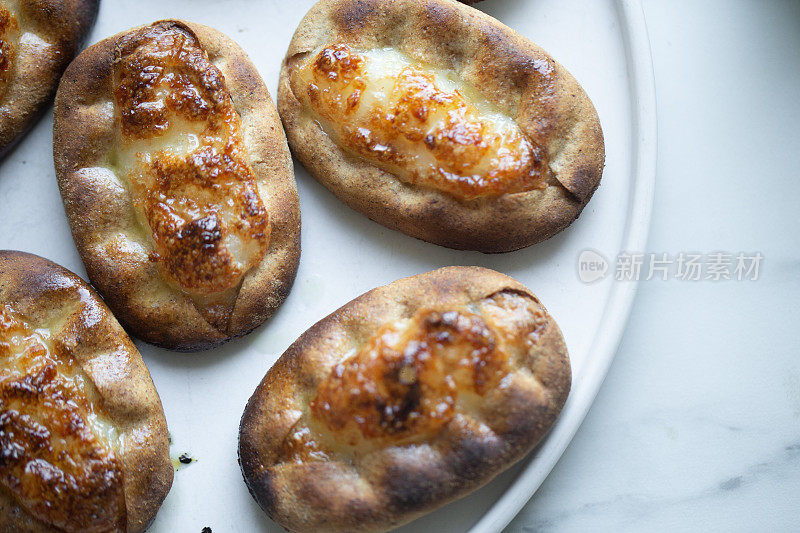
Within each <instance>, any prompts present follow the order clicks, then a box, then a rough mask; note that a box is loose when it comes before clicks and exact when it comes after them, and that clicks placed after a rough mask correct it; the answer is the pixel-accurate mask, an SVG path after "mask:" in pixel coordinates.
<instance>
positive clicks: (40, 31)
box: [0, 0, 100, 154]
mask: <svg viewBox="0 0 800 533" xmlns="http://www.w3.org/2000/svg"><path fill="white" fill-rule="evenodd" d="M99 3H100V0H1V1H0V154H3V153H5V152H6V151H7V150H8V149H9V148H11V146H13V144H14V142H15V141H16V140H18V139H19V138H20V136H21V135H22V134H23V133H24V132H25V131H26V130H28V129H29V128H30V127H31V126H32V125H33V123H34V121H35V120H36V118H37V117H38V116H39V115H40V114H41V111H42V110H43V109H44V108H45V107H46V106H47V104H48V103H49V102H50V100H51V99H52V97H53V94H54V93H55V91H56V87H57V86H58V79H59V78H60V77H61V73H62V72H64V69H65V68H67V65H68V64H69V62H70V61H72V58H73V57H75V54H77V53H78V50H79V48H80V46H81V43H82V42H83V40H84V38H85V37H86V35H87V34H88V33H89V30H90V29H91V27H92V24H93V23H94V19H95V17H96V16H97V8H98V5H99Z"/></svg>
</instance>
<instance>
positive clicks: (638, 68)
mask: <svg viewBox="0 0 800 533" xmlns="http://www.w3.org/2000/svg"><path fill="white" fill-rule="evenodd" d="M615 3H616V9H617V13H618V14H619V17H620V19H621V20H622V21H623V22H624V24H623V25H622V28H621V31H622V39H623V44H624V47H625V55H626V59H627V63H628V67H629V74H630V75H629V85H630V89H631V94H632V95H633V96H634V99H633V101H632V102H631V108H632V109H631V110H632V114H631V115H632V118H631V122H632V125H633V128H632V133H631V137H632V139H633V140H634V142H633V145H634V151H633V153H632V154H631V156H630V157H631V159H632V164H631V172H632V173H633V174H634V179H633V180H632V184H631V188H632V190H631V201H630V203H629V208H628V209H629V212H628V220H629V221H630V222H631V223H629V224H628V227H627V228H626V229H625V232H624V234H623V238H622V243H621V244H622V246H621V248H620V249H621V250H627V251H643V250H644V249H645V247H646V245H647V236H648V234H649V230H650V222H651V216H652V208H653V196H654V190H655V179H656V162H657V137H658V127H657V124H658V122H657V116H656V92H655V75H654V72H653V58H652V53H651V49H650V39H649V36H648V32H647V23H646V20H645V16H644V8H643V6H642V3H641V0H615ZM637 287H638V282H637V281H628V282H619V283H614V285H613V286H612V289H611V294H610V296H609V299H608V303H607V304H606V306H605V309H604V311H603V318H602V319H601V321H600V324H599V327H598V330H597V331H598V332H603V333H602V334H600V333H598V334H597V335H596V336H595V338H594V340H593V341H592V345H591V348H590V352H591V353H592V358H591V359H590V361H589V363H588V364H587V365H586V366H585V368H584V369H583V370H582V371H581V373H580V374H579V375H578V376H576V377H577V378H578V379H577V382H578V383H580V387H575V384H576V382H575V381H573V390H575V389H577V390H580V391H581V392H580V393H579V394H571V395H570V397H569V398H568V400H567V404H566V405H565V406H564V409H563V411H562V413H561V416H560V417H559V419H558V421H557V422H556V424H555V425H554V426H553V428H552V429H551V430H550V432H549V434H548V435H547V437H546V438H545V440H544V441H543V442H542V443H541V444H540V445H539V448H538V450H537V451H536V458H535V459H534V460H533V461H531V462H530V463H529V464H528V465H527V466H526V467H525V468H524V469H523V470H522V471H521V472H520V473H519V474H518V475H517V477H516V478H515V479H514V481H513V482H512V484H511V485H510V486H509V487H508V488H507V489H506V491H505V492H504V493H503V495H502V496H501V497H500V498H499V499H498V500H497V501H496V502H495V503H494V504H493V505H492V507H491V508H490V509H489V511H488V512H487V513H486V514H484V515H483V517H481V519H480V520H478V522H476V523H475V524H474V525H473V526H472V527H471V528H470V529H469V533H496V532H500V531H502V530H503V529H504V528H505V527H506V526H508V524H509V523H511V521H512V520H513V519H514V517H516V516H517V514H519V512H520V511H521V510H522V508H523V507H524V506H525V505H526V504H527V503H528V501H530V499H531V498H532V497H533V496H534V494H535V493H536V492H537V491H538V490H539V487H540V486H541V485H542V483H543V482H544V480H545V479H546V478H547V476H548V475H549V474H550V472H551V471H552V469H553V468H554V467H555V465H556V463H557V462H558V460H559V459H560V458H561V456H562V454H563V453H564V451H565V450H566V449H567V446H569V443H570V442H571V441H572V438H573V437H574V436H575V434H576V433H577V432H578V428H580V426H581V424H582V422H583V420H584V418H585V417H586V415H587V413H588V412H589V409H590V408H591V406H592V403H594V399H595V397H596V396H597V393H598V392H599V390H600V387H601V386H602V384H603V381H604V380H605V377H606V375H607V373H608V370H609V369H610V367H611V363H612V362H613V360H614V356H615V355H616V353H617V350H618V348H619V344H620V342H621V341H622V335H623V334H624V332H625V328H626V326H627V322H628V318H629V316H630V312H631V309H632V307H633V301H634V298H635V296H636V290H637Z"/></svg>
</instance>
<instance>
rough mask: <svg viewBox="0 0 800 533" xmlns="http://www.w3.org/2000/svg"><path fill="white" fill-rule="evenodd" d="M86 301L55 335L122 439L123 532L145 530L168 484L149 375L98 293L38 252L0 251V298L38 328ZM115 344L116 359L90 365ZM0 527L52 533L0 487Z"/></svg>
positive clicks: (165, 439) (163, 437) (162, 431)
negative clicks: (72, 325) (73, 322)
mask: <svg viewBox="0 0 800 533" xmlns="http://www.w3.org/2000/svg"><path fill="white" fill-rule="evenodd" d="M80 300H83V302H84V303H85V304H86V305H87V306H88V307H87V309H86V310H85V311H84V312H83V313H82V315H81V317H82V319H83V320H84V322H83V323H81V324H80V326H79V327H78V328H76V329H73V330H72V331H71V332H62V333H64V334H63V335H59V336H56V337H55V338H56V339H57V340H59V341H61V342H63V343H65V344H66V345H67V346H70V347H72V354H73V356H74V357H75V361H76V363H77V364H78V366H80V367H81V369H82V370H83V371H84V373H85V374H86V375H87V376H88V377H89V379H90V380H91V381H92V382H93V383H94V385H95V387H96V388H97V391H98V393H99V395H100V397H101V398H102V401H103V406H104V409H105V413H106V415H107V417H108V420H109V421H110V422H111V423H112V424H113V425H114V426H115V428H116V429H117V431H118V432H119V434H120V435H124V436H125V437H127V438H126V439H125V447H124V450H117V452H116V453H117V456H118V457H120V458H121V467H122V472H123V480H124V492H125V507H126V510H127V531H129V532H138V531H144V530H145V529H146V528H147V526H148V525H149V524H150V522H152V521H153V519H154V518H155V516H156V513H157V512H158V509H159V507H161V503H162V502H163V501H164V498H165V497H166V496H167V493H168V492H169V489H170V487H171V486H172V477H173V470H172V463H171V462H170V459H169V434H168V432H167V422H166V420H165V419H164V411H163V409H162V407H161V400H160V398H159V396H158V393H157V392H156V389H155V387H154V386H153V381H152V379H151V378H150V372H149V371H148V370H147V367H146V366H145V364H144V362H143V361H142V357H141V356H140V355H139V352H138V351H137V350H136V347H135V346H134V345H133V343H132V342H131V340H130V338H129V337H128V335H127V334H126V333H125V331H124V330H123V329H122V327H121V326H120V325H119V323H118V322H117V320H116V319H115V318H114V316H113V315H112V314H111V311H110V310H109V309H108V307H106V305H105V304H104V303H103V301H102V300H101V299H100V297H99V296H98V295H97V294H96V293H95V292H94V291H93V290H92V289H91V287H89V285H88V284H86V283H85V282H84V281H83V280H82V279H80V278H79V277H78V276H76V275H75V274H73V273H72V272H70V271H69V270H67V269H65V268H63V267H61V266H59V265H57V264H55V263H53V262H52V261H49V260H47V259H43V258H41V257H39V256H36V255H33V254H28V253H24V252H16V251H8V250H0V303H4V304H9V305H11V306H12V307H13V309H14V310H15V311H16V312H18V313H19V314H21V315H22V316H23V317H24V318H25V320H26V321H27V322H28V323H30V324H32V325H34V326H38V325H39V324H43V323H45V322H47V319H48V317H52V316H53V315H58V314H59V313H60V312H61V310H62V309H63V308H64V307H65V306H68V305H74V304H75V303H77V302H78V301H80ZM117 346H119V347H121V349H120V350H119V352H118V353H119V355H120V357H124V358H125V360H124V361H121V364H118V365H115V367H113V368H109V367H108V366H106V365H103V364H97V365H93V364H92V363H93V361H94V360H95V359H96V358H97V357H100V356H103V355H107V354H108V353H110V351H111V350H114V349H116V347H117ZM0 531H18V532H25V533H34V532H35V533H39V532H54V531H60V529H56V528H53V527H51V526H49V525H47V524H45V523H43V522H41V521H39V520H37V519H35V518H33V517H31V516H30V515H29V514H28V513H27V512H26V511H25V510H24V509H23V508H22V507H20V506H18V505H17V504H16V502H15V501H14V500H13V498H12V497H10V495H8V494H7V493H6V492H5V490H4V489H2V488H0Z"/></svg>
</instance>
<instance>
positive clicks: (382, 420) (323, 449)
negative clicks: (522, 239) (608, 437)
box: [239, 267, 570, 532]
mask: <svg viewBox="0 0 800 533" xmlns="http://www.w3.org/2000/svg"><path fill="white" fill-rule="evenodd" d="M569 388H570V365H569V358H568V356H567V349H566V346H565V344H564V340H563V338H562V336H561V332H560V331H559V329H558V326H557V325H556V323H555V321H554V320H553V319H552V318H551V317H550V316H549V315H548V314H547V311H546V310H545V308H544V307H543V306H542V305H541V304H540V303H539V300H537V298H536V297H535V296H534V295H533V294H532V293H531V292H530V291H529V290H528V289H527V288H525V287H524V286H523V285H522V284H520V283H519V282H517V281H515V280H513V279H511V278H509V277H508V276H505V275H503V274H500V273H498V272H495V271H492V270H487V269H484V268H477V267H449V268H443V269H440V270H436V271H434V272H429V273H427V274H421V275H418V276H414V277H411V278H406V279H401V280H399V281H395V282H394V283H392V284H390V285H387V286H385V287H380V288H377V289H375V290H372V291H370V292H368V293H366V294H364V295H363V296H360V297H359V298H356V299H355V300H353V301H352V302H350V303H348V304H347V305H345V306H344V307H342V308H341V309H339V310H337V311H336V312H334V313H333V314H331V315H330V316H328V317H327V318H325V319H323V320H322V321H320V322H318V323H317V324H315V325H314V326H312V327H311V328H310V329H309V330H308V331H306V332H305V333H304V334H303V335H302V336H301V337H300V338H299V339H298V340H297V341H296V342H295V343H294V344H292V345H291V346H290V347H289V349H288V350H287V351H286V352H285V353H284V354H283V356H281V358H280V359H279V360H278V362H277V363H275V365H274V366H273V367H272V368H271V369H270V370H269V372H268V373H267V375H266V377H265V378H264V380H263V381H262V382H261V384H260V385H259V386H258V388H257V389H256V391H255V393H254V394H253V396H252V397H251V398H250V401H249V402H248V404H247V407H246V408H245V412H244V416H243V417H242V422H241V427H240V434H239V462H240V464H241V467H242V472H243V474H244V478H245V481H246V483H247V486H248V487H249V489H250V492H251V494H252V495H253V497H254V498H255V499H256V500H257V501H258V503H259V505H261V507H262V508H263V509H264V511H266V512H267V514H269V515H270V517H272V518H273V519H274V520H275V521H277V522H278V523H280V524H281V525H282V526H283V527H285V528H287V529H289V530H290V531H298V532H299V531H342V532H344V531H382V530H386V529H389V528H392V527H394V526H397V525H400V524H402V523H405V522H407V521H409V520H412V519H414V518H416V517H418V516H420V515H421V514H423V513H426V512H429V511H431V510H433V509H435V508H437V507H439V506H441V505H443V504H445V503H447V502H449V501H451V500H454V499H456V498H459V497H461V496H464V495H466V494H467V493H469V492H471V491H473V490H475V489H477V488H478V487H480V486H482V485H483V484H485V483H487V482H488V481H489V480H491V479H492V478H493V477H494V476H495V475H496V474H498V473H499V472H501V471H503V470H505V469H506V468H508V467H509V466H511V464H513V463H514V462H516V461H517V460H519V459H520V458H522V457H523V456H524V455H525V454H527V453H528V452H529V451H530V450H531V449H532V448H533V446H534V445H535V444H536V443H537V442H538V441H539V440H540V439H541V438H542V436H543V435H544V434H545V433H546V432H547V431H548V429H549V428H550V427H551V426H552V424H553V422H554V421H555V419H556V417H557V416H558V414H559V412H560V411H561V408H562V406H563V405H564V402H565V400H566V398H567V394H568V392H569Z"/></svg>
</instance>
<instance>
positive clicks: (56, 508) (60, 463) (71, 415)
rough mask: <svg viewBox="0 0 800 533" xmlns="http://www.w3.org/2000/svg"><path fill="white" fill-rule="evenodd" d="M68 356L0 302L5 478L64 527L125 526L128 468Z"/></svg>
mask: <svg viewBox="0 0 800 533" xmlns="http://www.w3.org/2000/svg"><path fill="white" fill-rule="evenodd" d="M92 387H93V386H92V385H91V383H89V382H87V378H86V376H85V375H84V374H83V372H82V371H81V369H80V368H79V367H78V366H77V365H76V364H75V362H74V361H73V360H72V358H71V357H70V356H69V354H67V353H64V352H63V350H58V349H57V347H56V346H55V343H52V342H50V341H49V339H48V338H47V333H45V332H43V331H41V330H34V329H33V328H32V327H31V326H30V325H29V324H27V323H26V322H25V321H24V320H22V319H21V318H20V317H19V316H17V315H16V314H15V313H14V311H13V310H12V309H11V308H10V307H9V306H0V483H2V485H3V487H5V489H6V490H7V491H8V492H10V493H11V494H12V495H13V497H14V498H15V499H16V500H17V502H18V503H19V505H20V506H22V507H23V508H24V509H26V510H27V511H28V512H29V513H30V514H31V515H32V516H34V517H36V518H37V519H39V520H41V521H43V522H45V523H47V524H51V525H53V526H55V527H57V528H60V529H63V530H66V531H89V532H93V531H108V530H111V529H116V528H119V527H124V521H125V518H124V517H125V504H124V494H123V480H122V472H121V470H120V467H119V463H118V461H117V458H116V456H115V452H114V449H113V446H112V445H111V444H110V443H109V442H108V439H107V438H106V437H105V436H103V435H102V434H101V433H102V430H101V429H99V426H98V424H100V422H93V420H94V419H96V418H97V417H98V416H102V414H101V413H100V412H98V406H97V405H95V404H93V403H92V401H90V400H89V398H88V397H87V393H88V392H89V390H93V389H92Z"/></svg>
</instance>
